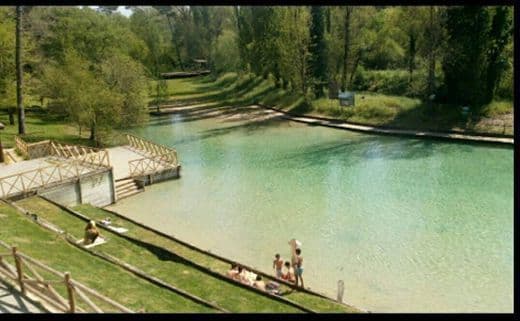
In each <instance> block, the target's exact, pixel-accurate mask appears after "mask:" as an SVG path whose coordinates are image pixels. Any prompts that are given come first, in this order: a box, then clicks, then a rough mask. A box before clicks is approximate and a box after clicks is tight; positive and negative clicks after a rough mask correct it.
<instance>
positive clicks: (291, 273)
mask: <svg viewBox="0 0 520 321" xmlns="http://www.w3.org/2000/svg"><path fill="white" fill-rule="evenodd" d="M285 269H286V271H287V272H286V273H285V274H283V275H282V279H284V280H287V281H289V282H293V283H294V282H295V281H296V279H295V277H294V269H293V267H292V266H291V263H290V262H289V261H285Z"/></svg>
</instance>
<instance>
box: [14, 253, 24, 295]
mask: <svg viewBox="0 0 520 321" xmlns="http://www.w3.org/2000/svg"><path fill="white" fill-rule="evenodd" d="M16 251H17V249H16V246H13V257H14V262H15V264H16V273H17V274H18V283H20V290H21V291H22V293H23V294H25V285H24V284H23V270H22V261H21V260H20V257H19V256H18V254H17V253H16Z"/></svg>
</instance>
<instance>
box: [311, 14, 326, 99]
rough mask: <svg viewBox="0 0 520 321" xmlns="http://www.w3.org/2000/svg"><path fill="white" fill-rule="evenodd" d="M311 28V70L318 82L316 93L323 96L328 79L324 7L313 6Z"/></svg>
mask: <svg viewBox="0 0 520 321" xmlns="http://www.w3.org/2000/svg"><path fill="white" fill-rule="evenodd" d="M311 17H312V21H311V29H310V38H311V43H310V49H309V51H310V56H311V72H312V77H313V80H314V81H315V82H316V84H315V86H314V87H315V88H314V94H315V95H316V96H317V97H321V96H323V90H322V87H323V84H322V83H323V82H324V81H326V80H327V47H326V43H325V37H324V34H325V23H324V13H323V8H322V7H319V6H312V8H311Z"/></svg>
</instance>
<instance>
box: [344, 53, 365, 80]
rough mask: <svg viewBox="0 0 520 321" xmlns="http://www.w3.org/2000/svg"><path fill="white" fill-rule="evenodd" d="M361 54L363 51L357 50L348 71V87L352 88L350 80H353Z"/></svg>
mask: <svg viewBox="0 0 520 321" xmlns="http://www.w3.org/2000/svg"><path fill="white" fill-rule="evenodd" d="M362 55H363V51H362V50H359V52H358V54H357V57H356V60H355V61H354V66H353V67H352V71H351V72H350V78H349V80H348V86H349V88H352V82H353V81H354V76H355V75H356V70H357V67H358V65H359V61H360V60H361V56H362Z"/></svg>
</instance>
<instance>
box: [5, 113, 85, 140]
mask: <svg viewBox="0 0 520 321" xmlns="http://www.w3.org/2000/svg"><path fill="white" fill-rule="evenodd" d="M0 112H1V111H0ZM0 122H1V123H3V124H4V125H5V129H4V130H2V131H0V137H1V138H2V145H3V146H4V148H12V147H14V136H16V135H18V121H17V119H16V115H15V123H14V125H9V116H8V114H7V113H0ZM25 131H26V133H27V134H26V136H25V140H26V141H28V142H31V141H39V140H45V139H55V140H57V141H60V142H65V143H70V144H81V145H87V146H91V145H92V143H91V141H90V140H89V139H88V137H89V131H88V129H83V132H82V135H81V137H80V136H79V132H78V128H77V127H75V126H72V125H71V124H70V123H68V122H67V121H65V120H63V119H60V118H59V117H56V116H53V115H49V114H47V113H46V112H45V110H43V111H41V112H35V111H31V110H30V109H27V110H26V114H25Z"/></svg>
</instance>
